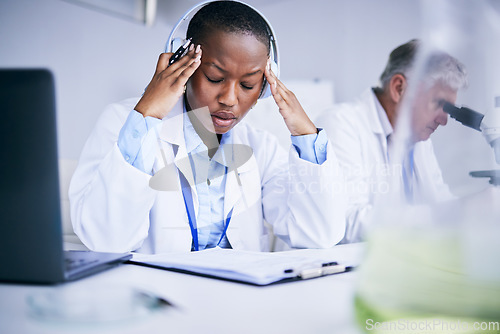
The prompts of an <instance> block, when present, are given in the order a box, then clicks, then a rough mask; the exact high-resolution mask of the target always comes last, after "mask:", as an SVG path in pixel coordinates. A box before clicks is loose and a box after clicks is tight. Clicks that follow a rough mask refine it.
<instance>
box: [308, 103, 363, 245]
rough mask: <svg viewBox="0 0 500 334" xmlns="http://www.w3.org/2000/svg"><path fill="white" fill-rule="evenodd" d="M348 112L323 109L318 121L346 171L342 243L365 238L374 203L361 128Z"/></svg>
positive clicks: (344, 176)
mask: <svg viewBox="0 0 500 334" xmlns="http://www.w3.org/2000/svg"><path fill="white" fill-rule="evenodd" d="M346 117H348V116H347V115H346V113H337V112H335V111H334V110H330V111H329V112H327V113H324V114H323V115H322V116H321V117H320V118H319V119H318V120H317V124H319V125H320V126H321V127H323V128H324V129H325V131H326V133H327V135H328V138H329V140H330V145H331V147H332V150H333V151H334V152H335V154H336V157H337V158H338V164H339V166H340V169H341V170H342V174H343V179H341V180H340V181H342V180H343V182H344V183H343V184H342V186H341V187H342V188H343V190H344V192H345V194H346V198H347V204H346V211H345V218H344V220H345V236H344V238H343V240H342V241H341V243H350V242H359V241H362V240H363V235H364V233H365V229H366V227H367V225H368V224H369V219H370V216H371V211H372V207H373V203H372V202H371V201H372V199H371V194H370V191H369V189H370V187H371V186H372V185H371V184H370V182H373V180H371V181H370V179H369V177H367V176H366V175H365V172H366V168H367V166H366V161H364V159H363V153H362V151H361V143H360V142H361V139H360V138H359V132H360V129H358V128H356V126H355V124H353V122H352V120H349V119H346Z"/></svg>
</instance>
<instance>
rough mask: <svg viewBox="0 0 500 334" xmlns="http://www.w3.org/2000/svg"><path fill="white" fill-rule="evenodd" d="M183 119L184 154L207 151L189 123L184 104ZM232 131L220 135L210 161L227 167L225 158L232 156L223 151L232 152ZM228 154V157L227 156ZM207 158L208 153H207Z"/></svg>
mask: <svg viewBox="0 0 500 334" xmlns="http://www.w3.org/2000/svg"><path fill="white" fill-rule="evenodd" d="M183 109H184V113H183V117H184V122H183V127H184V140H185V142H186V152H187V153H188V154H189V153H192V152H203V151H205V152H206V151H207V146H206V145H205V144H204V143H203V140H201V138H200V136H199V135H198V133H197V132H196V130H195V129H194V126H193V124H192V123H191V120H190V119H189V116H188V113H187V110H186V104H185V103H184V104H183ZM232 132H233V131H232V130H229V131H228V132H226V133H225V134H223V135H222V138H221V141H220V145H219V149H218V150H217V152H215V154H214V156H213V158H212V160H214V161H216V162H218V163H220V164H221V165H224V166H226V167H227V166H229V163H230V162H228V161H226V159H225V156H228V157H232V156H233V155H232V154H230V153H228V152H227V153H226V154H224V152H223V151H224V150H228V149H231V150H232V145H229V144H231V143H232V142H233V135H232ZM220 147H223V148H224V150H221V149H220ZM228 154H229V155H228ZM207 157H208V153H207Z"/></svg>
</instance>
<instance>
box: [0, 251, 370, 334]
mask: <svg viewBox="0 0 500 334" xmlns="http://www.w3.org/2000/svg"><path fill="white" fill-rule="evenodd" d="M361 247H362V245H360V244H353V245H345V246H337V247H334V248H333V249H331V250H329V251H331V252H332V254H335V255H336V258H338V259H339V261H342V260H344V259H349V260H350V259H352V258H353V257H354V258H356V257H358V256H359V254H360V253H361V251H362V248H361ZM355 279H356V273H355V272H349V273H342V274H337V275H332V276H327V277H322V278H317V279H311V280H306V281H297V282H291V283H284V284H277V285H271V286H266V287H255V286H251V285H245V284H240V283H233V282H227V281H222V280H217V279H210V278H204V277H199V276H194V275H187V274H181V273H175V272H170V271H166V270H159V269H152V268H146V267H141V266H136V265H130V264H126V265H121V266H119V267H117V268H114V269H111V270H108V271H105V272H102V273H99V274H96V275H93V276H90V277H88V278H85V279H81V280H78V281H75V282H72V283H68V284H65V285H58V286H37V285H17V284H0V333H2V334H11V333H12V334H14V333H16V334H17V333H22V334H25V333H65V334H67V333H93V334H94V333H120V334H126V333H141V334H142V333H148V334H149V333H176V334H177V333H221V334H223V333H231V334H233V333H238V334H240V333H252V334H256V333H257V334H258V333H279V334H281V333H287V334H290V333H312V334H313V333H314V334H316V333H343V334H349V333H361V332H362V331H361V329H360V328H359V327H358V326H357V325H356V323H355V320H354V309H353V296H354V289H355ZM68 285H70V286H71V287H72V288H78V289H82V290H84V291H89V293H91V292H92V291H95V290H94V289H96V288H99V287H102V286H110V285H114V286H116V285H119V286H129V287H136V288H140V289H144V290H147V291H151V292H154V293H155V294H157V295H159V296H161V297H163V298H165V299H167V300H168V301H170V302H172V303H173V304H174V305H175V306H176V307H175V308H166V309H165V310H163V311H159V312H157V313H155V314H153V315H149V316H145V317H142V318H139V319H134V320H130V321H126V322H120V323H118V322H112V323H108V324H106V325H99V326H97V325H92V324H90V325H81V324H80V325H75V324H68V323H51V322H47V321H41V320H38V319H35V318H33V317H31V316H30V315H29V314H28V310H29V306H28V304H27V302H26V299H27V297H28V296H29V295H32V294H33V293H35V292H39V291H51V290H55V289H63V288H65V287H66V286H68Z"/></svg>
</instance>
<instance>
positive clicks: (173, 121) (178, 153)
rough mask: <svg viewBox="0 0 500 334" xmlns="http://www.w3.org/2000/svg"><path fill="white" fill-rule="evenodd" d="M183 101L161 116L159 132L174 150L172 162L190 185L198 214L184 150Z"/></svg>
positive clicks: (192, 181)
mask: <svg viewBox="0 0 500 334" xmlns="http://www.w3.org/2000/svg"><path fill="white" fill-rule="evenodd" d="M183 113H184V102H183V100H182V99H179V102H178V103H177V104H176V105H175V106H174V108H173V109H172V111H171V112H170V113H169V114H168V115H167V116H166V117H165V118H163V122H162V123H163V125H162V128H161V132H160V139H161V140H162V141H164V142H167V143H169V144H170V145H171V146H172V147H173V150H174V155H175V157H174V164H175V166H176V167H177V168H178V169H179V171H180V172H181V173H182V174H183V175H184V177H185V178H186V180H187V181H188V183H189V185H190V187H191V194H192V195H193V204H194V209H195V214H196V215H198V209H199V202H198V194H197V192H196V185H195V182H194V176H193V171H192V169H191V163H190V161H189V156H188V154H187V150H186V140H185V138H184V117H183Z"/></svg>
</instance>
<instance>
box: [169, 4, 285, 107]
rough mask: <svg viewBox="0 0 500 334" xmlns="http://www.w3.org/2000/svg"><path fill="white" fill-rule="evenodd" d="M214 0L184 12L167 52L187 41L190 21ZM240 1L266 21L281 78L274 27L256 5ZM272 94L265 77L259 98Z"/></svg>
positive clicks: (274, 65)
mask: <svg viewBox="0 0 500 334" xmlns="http://www.w3.org/2000/svg"><path fill="white" fill-rule="evenodd" d="M211 2H213V1H205V2H202V3H199V4H197V5H196V6H194V7H193V8H191V9H190V10H188V11H187V12H186V14H184V16H182V17H181V19H180V20H179V22H177V24H176V25H175V26H174V28H173V29H172V32H171V33H170V36H169V37H168V40H167V43H166V45H165V52H175V50H177V49H178V48H179V47H180V46H181V45H183V44H184V43H185V42H186V33H187V28H188V25H189V21H191V18H192V17H193V16H194V15H195V14H196V13H197V12H198V11H199V10H200V9H201V8H202V7H204V6H206V5H208V4H209V3H211ZM236 2H239V3H242V4H244V5H246V6H248V7H250V8H251V9H253V10H254V11H255V12H257V14H259V15H260V16H261V17H262V19H263V20H264V21H265V22H266V25H267V28H268V32H269V37H270V42H271V45H270V50H269V58H270V59H271V70H272V71H273V72H274V74H276V76H277V77H278V78H279V74H280V58H279V51H278V41H277V40H276V37H275V36H276V35H275V33H274V30H273V27H272V26H271V24H270V23H269V21H268V20H267V19H266V17H265V16H264V15H262V13H261V12H259V11H258V10H257V9H255V8H254V7H252V6H250V5H249V4H246V3H244V2H242V1H236ZM269 96H271V88H270V87H269V84H268V83H267V80H266V79H265V78H264V85H263V86H262V91H261V93H260V96H259V99H264V98H266V97H269Z"/></svg>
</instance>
